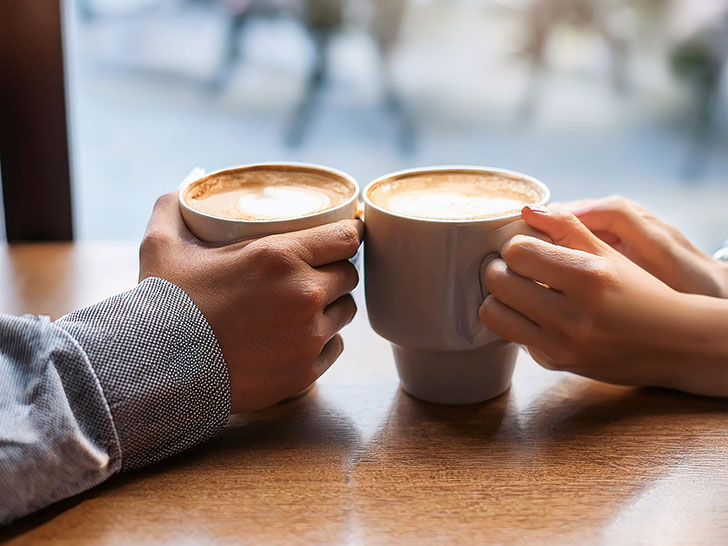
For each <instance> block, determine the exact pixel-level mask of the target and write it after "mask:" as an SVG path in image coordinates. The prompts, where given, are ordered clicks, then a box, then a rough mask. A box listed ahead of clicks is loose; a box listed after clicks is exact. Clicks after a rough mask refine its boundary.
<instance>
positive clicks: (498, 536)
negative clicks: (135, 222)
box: [0, 245, 728, 546]
mask: <svg viewBox="0 0 728 546" xmlns="http://www.w3.org/2000/svg"><path fill="white" fill-rule="evenodd" d="M135 255H136V249H135V248H134V247H132V246H129V247H124V246H118V247H108V246H102V247H88V246H79V245H76V246H71V245H52V246H47V245H45V246H27V247H15V248H12V249H9V250H7V249H6V250H5V251H4V252H3V253H2V259H1V260H0V281H2V282H4V283H5V286H6V287H7V288H8V290H9V291H12V292H14V294H12V295H11V294H9V293H5V294H3V295H2V297H1V298H0V305H1V306H2V308H1V309H0V310H2V311H3V312H16V313H17V312H24V311H33V312H44V313H46V314H50V315H51V316H54V317H57V316H59V315H61V314H63V313H65V312H67V311H69V310H71V308H73V307H74V306H77V305H84V304H87V303H90V302H91V301H93V300H95V299H98V298H99V297H102V296H104V295H109V294H111V293H112V292H114V291H117V290H121V289H123V288H125V287H126V286H130V285H133V283H134V279H135V278H136V267H137V265H136V256H135ZM356 297H357V299H358V303H359V304H360V309H362V310H363V302H362V301H361V299H362V298H361V294H360V293H357V294H356ZM344 339H345V342H346V345H347V348H346V351H345V352H344V355H343V356H342V357H341V359H340V360H339V362H337V364H336V365H335V366H334V367H333V368H332V369H331V370H330V371H329V372H328V373H327V374H326V375H325V376H324V377H323V378H322V379H321V380H320V381H319V382H318V384H317V386H316V387H315V388H314V389H313V390H312V391H311V392H309V393H308V394H307V395H305V396H303V397H301V398H299V399H296V400H292V401H289V402H285V403H282V404H279V405H277V406H275V407H273V408H270V409H268V410H265V411H262V412H259V413H255V414H250V415H243V416H237V417H235V418H233V419H232V420H231V422H230V424H229V426H228V427H227V428H226V429H225V430H224V431H223V432H222V433H221V434H219V435H218V436H217V437H216V438H214V439H213V440H211V441H209V442H208V443H206V444H205V445H203V446H200V447H198V448H196V449H194V450H192V451H190V452H188V453H185V454H182V455H179V456H177V457H175V458H173V459H171V460H168V461H165V462H162V463H160V464H157V465H155V466H153V467H150V468H147V469H144V470H141V471H137V472H133V473H129V474H125V475H120V476H117V477H115V478H112V479H111V480H109V481H108V482H107V483H106V484H104V485H102V486H101V487H99V488H97V489H95V490H93V491H91V492H88V493H86V494H83V495H80V496H79V497H76V498H75V499H71V500H69V501H66V502H64V503H60V504H59V505H57V506H55V507H52V508H50V509H48V510H45V511H43V512H41V513H39V514H36V515H33V516H30V517H28V518H25V519H24V520H21V521H20V522H17V523H16V524H15V525H13V526H11V527H9V528H7V529H5V530H4V531H1V532H0V538H4V539H5V540H6V541H7V543H8V544H13V545H31V544H32V545H39V544H69V545H71V544H72V545H74V546H80V545H87V544H88V545H92V544H93V545H117V544H118V545H121V544H149V545H152V544H170V545H172V544H173V545H186V544H215V545H217V544H261V543H265V544H291V543H299V544H310V543H320V544H336V545H343V544H354V545H358V544H362V545H369V544H436V543H441V544H485V543H491V544H515V543H519V544H544V543H554V544H575V545H576V544H578V545H582V544H690V545H693V544H720V545H723V544H725V543H726V539H727V538H728V420H727V419H726V417H727V413H726V410H727V407H726V401H725V400H718V399H710V398H700V397H693V396H688V395H682V394H679V393H674V392H669V391H663V390H657V389H632V388H624V387H613V386H608V385H604V384H600V383H596V382H593V381H589V380H586V379H582V378H579V377H576V376H572V375H568V374H559V373H554V372H548V371H546V370H543V369H541V368H540V367H538V366H537V365H536V364H535V363H534V362H533V361H532V360H531V359H530V357H529V356H528V355H527V354H525V353H522V354H521V356H520V357H519V362H518V366H517V369H516V374H515V376H514V380H513V386H512V388H511V390H510V391H509V392H507V393H506V394H505V395H503V396H501V397H499V398H497V399H496V400H493V401H491V402H488V403H485V404H480V405H475V406H468V407H441V406H436V405H432V404H426V403H423V402H419V401H417V400H415V399H413V398H411V397H409V396H408V395H406V394H405V393H403V392H402V391H401V390H400V389H399V387H398V383H397V377H396V373H395V371H394V367H393V363H392V359H391V355H390V353H389V347H388V346H387V344H386V343H385V342H384V341H383V340H381V339H379V338H378V337H377V336H376V335H375V334H374V333H373V332H372V331H371V330H370V329H369V327H368V325H367V322H366V317H365V316H364V313H363V312H362V313H360V315H359V317H357V319H356V320H355V321H354V323H353V324H352V325H351V326H350V327H348V328H347V329H346V330H345V332H344Z"/></svg>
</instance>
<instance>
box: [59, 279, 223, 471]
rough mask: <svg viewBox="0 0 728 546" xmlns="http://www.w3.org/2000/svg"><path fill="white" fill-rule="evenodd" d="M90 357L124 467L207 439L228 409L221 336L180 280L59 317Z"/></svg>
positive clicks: (153, 283) (153, 282)
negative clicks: (179, 285) (115, 434)
mask: <svg viewBox="0 0 728 546" xmlns="http://www.w3.org/2000/svg"><path fill="white" fill-rule="evenodd" d="M57 325H58V326H60V327H61V328H63V329H64V330H66V331H67V332H69V333H70V334H71V335H72V336H73V337H74V338H75V339H76V341H77V342H78V343H79V345H80V346H81V347H82V348H83V350H84V351H85V352H86V354H87V355H88V358H89V360H90V362H91V365H92V366H93V368H94V371H95V372H96V375H97V376H98V379H99V382H100V384H101V387H102V389H103V392H104V395H105V397H106V400H107V402H108V404H109V408H110V410H111V415H112V417H113V420H114V425H115V427H116V430H117V434H118V436H119V441H120V444H121V454H122V469H129V468H135V467H139V466H143V465H147V464H151V463H153V462H156V461H158V460H161V459H163V458H165V457H168V456H170V455H173V454H175V453H178V452H180V451H182V450H184V449H187V448H189V447H192V446H193V445H195V444H197V443H199V442H201V441H203V440H205V439H207V438H209V437H210V436H212V435H213V434H215V433H216V432H217V431H218V430H219V429H220V428H222V427H223V426H224V425H225V424H226V423H227V419H228V416H229V414H230V382H229V379H228V372H227V366H226V364H225V361H224V359H223V355H222V351H221V350H220V346H219V345H218V342H217V338H216V337H215V334H214V333H213V331H212V328H211V327H210V325H209V324H208V322H207V320H206V319H205V317H204V315H203V314H202V312H201V311H200V310H199V308H198V307H197V306H196V305H195V303H194V302H193V301H192V299H190V297H189V296H188V295H187V294H186V293H185V292H184V291H183V290H182V289H180V288H179V287H177V286H176V285H174V284H172V283H170V282H168V281H165V280H163V279H159V278H149V279H146V280H144V281H143V282H141V283H140V284H139V285H138V286H137V287H136V288H134V289H133V290H130V291H129V292H126V293H124V294H119V295H117V296H114V297H112V298H109V299H107V300H105V301H103V302H101V303H98V304H96V305H93V306H91V307H88V308H86V309H82V310H80V311H75V312H73V313H71V314H69V315H66V316H65V317H63V318H61V319H59V320H58V322H57Z"/></svg>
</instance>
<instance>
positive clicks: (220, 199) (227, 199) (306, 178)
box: [184, 168, 355, 221]
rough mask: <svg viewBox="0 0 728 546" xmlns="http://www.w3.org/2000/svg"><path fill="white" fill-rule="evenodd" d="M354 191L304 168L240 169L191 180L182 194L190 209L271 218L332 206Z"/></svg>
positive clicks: (246, 218)
mask: <svg viewBox="0 0 728 546" xmlns="http://www.w3.org/2000/svg"><path fill="white" fill-rule="evenodd" d="M354 192H355V189H354V188H352V187H349V185H347V184H346V183H345V182H344V181H339V180H336V179H334V178H332V176H331V175H328V176H327V175H325V174H323V173H317V172H314V171H309V170H304V169H295V168H292V169H241V170H238V171H230V172H225V173H218V174H213V175H210V176H209V177H206V178H203V179H201V180H199V181H198V182H195V183H193V184H192V185H191V186H190V187H189V188H188V189H187V190H186V191H185V195H184V200H185V202H186V203H187V204H188V205H189V206H190V207H192V208H193V209H195V210H197V211H199V212H202V213H204V214H208V215H210V216H215V217H218V218H227V219H231V220H243V221H275V220H287V219H290V218H300V217H302V216H308V215H311V214H316V213H318V212H322V211H325V210H328V209H332V208H334V207H337V206H338V205H341V204H342V203H344V202H345V201H347V200H348V199H349V198H350V197H351V196H352V195H353V194H354Z"/></svg>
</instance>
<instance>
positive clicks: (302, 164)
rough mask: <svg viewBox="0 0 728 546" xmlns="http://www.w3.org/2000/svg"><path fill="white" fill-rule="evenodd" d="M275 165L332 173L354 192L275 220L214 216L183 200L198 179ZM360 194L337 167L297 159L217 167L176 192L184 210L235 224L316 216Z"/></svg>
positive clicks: (353, 199) (356, 197)
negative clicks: (315, 208) (322, 206)
mask: <svg viewBox="0 0 728 546" xmlns="http://www.w3.org/2000/svg"><path fill="white" fill-rule="evenodd" d="M276 167H283V168H290V169H291V170H302V171H303V170H308V171H323V172H325V173H326V174H329V175H334V176H336V177H338V178H340V179H342V180H345V181H346V182H348V183H349V184H351V186H352V187H353V188H354V192H353V193H352V194H351V195H350V196H349V197H348V198H347V199H346V200H344V201H342V202H341V203H339V204H338V205H336V206H335V207H331V208H327V209H324V210H319V211H316V212H312V213H309V214H305V215H302V216H292V217H289V218H278V219H275V220H242V219H239V218H225V217H224V216H214V215H212V214H207V213H206V212H202V211H200V210H197V209H196V208H194V207H192V206H190V205H189V204H188V203H187V201H186V200H185V193H186V192H187V190H188V189H189V188H190V187H191V186H192V185H194V184H198V183H199V182H200V181H202V180H205V179H207V178H211V177H213V176H217V175H219V174H222V173H227V172H232V171H242V170H250V169H265V168H276ZM360 194H361V188H360V187H359V183H358V182H357V181H356V179H355V178H354V177H353V176H352V175H350V174H348V173H346V172H344V171H341V170H339V169H335V168H333V167H327V166H325V165H319V164H317V163H305V162H299V161H270V162H260V163H244V164H242V165H234V166H231V167H224V168H222V169H217V170H215V171H211V172H209V173H208V172H205V173H203V174H202V175H201V176H199V177H196V178H193V179H192V180H189V181H186V182H185V183H184V184H183V185H182V187H181V188H179V191H178V192H177V196H178V201H179V204H180V206H181V207H183V208H184V209H185V210H186V211H188V212H191V213H193V214H195V215H197V216H202V217H204V218H209V219H211V220H215V221H223V222H231V223H235V224H254V225H262V224H266V225H273V226H275V225H278V224H283V223H286V222H291V221H296V220H301V219H304V218H312V217H316V216H318V215H321V214H326V213H330V212H333V211H337V210H339V209H342V208H345V207H347V206H350V205H351V203H352V202H356V201H357V200H358V199H359V195H360Z"/></svg>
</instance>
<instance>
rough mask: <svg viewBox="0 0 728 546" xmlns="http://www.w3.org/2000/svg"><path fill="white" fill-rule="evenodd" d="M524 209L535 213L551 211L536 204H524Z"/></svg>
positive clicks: (548, 212) (549, 212)
mask: <svg viewBox="0 0 728 546" xmlns="http://www.w3.org/2000/svg"><path fill="white" fill-rule="evenodd" d="M523 208H524V209H528V210H529V211H530V212H533V213H536V214H551V211H550V210H549V209H547V208H545V207H540V206H538V205H526V206H525V207H523Z"/></svg>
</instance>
